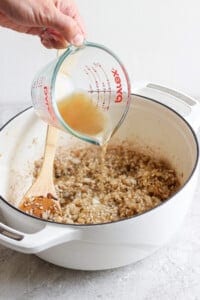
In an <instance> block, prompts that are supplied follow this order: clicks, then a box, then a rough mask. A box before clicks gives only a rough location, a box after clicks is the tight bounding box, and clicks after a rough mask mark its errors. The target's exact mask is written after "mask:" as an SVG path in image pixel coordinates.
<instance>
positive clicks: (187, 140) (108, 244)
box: [0, 84, 200, 270]
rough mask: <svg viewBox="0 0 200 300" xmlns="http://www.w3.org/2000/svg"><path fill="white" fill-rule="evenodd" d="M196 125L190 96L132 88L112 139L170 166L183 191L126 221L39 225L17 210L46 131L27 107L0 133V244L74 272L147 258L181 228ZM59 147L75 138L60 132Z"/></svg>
mask: <svg viewBox="0 0 200 300" xmlns="http://www.w3.org/2000/svg"><path fill="white" fill-rule="evenodd" d="M199 124H200V104H199V103H198V102H197V101H196V100H194V99H192V98H191V97H188V96H186V95H183V94H181V93H178V92H176V91H172V90H170V89H168V88H165V87H161V86H158V85H154V84H147V85H146V86H145V87H142V88H140V89H138V90H137V91H134V94H132V101H131V105H130V110H129V113H128V115H127V117H126V119H125V121H124V123H123V125H122V126H121V127H120V129H119V130H118V132H117V134H116V136H115V140H116V139H118V140H124V139H128V140H131V141H133V142H134V143H135V145H136V146H138V147H142V149H143V151H147V152H148V151H151V150H152V149H153V152H154V154H155V155H156V156H158V157H161V158H164V159H167V160H168V161H169V162H170V163H171V165H172V166H173V167H174V168H175V169H176V171H177V174H178V176H179V179H180V181H181V185H182V187H181V189H180V190H179V191H178V192H177V193H176V194H175V195H174V196H173V197H171V198H170V199H168V200H167V201H166V202H164V203H162V204H161V205H159V206H157V207H156V208H153V209H151V210H150V211H148V212H145V213H143V214H140V215H137V216H134V217H131V218H129V219H125V220H121V221H117V222H113V223H108V224H98V225H68V224H57V223H53V222H48V221H43V220H39V219H37V218H35V217H32V216H29V215H26V214H25V213H23V212H21V211H19V210H18V209H17V208H16V207H15V205H16V204H17V201H19V200H20V199H21V198H22V196H23V194H24V192H25V191H26V190H27V188H28V186H29V185H30V184H31V181H32V175H31V172H32V169H33V162H34V161H35V160H36V159H38V158H40V157H41V156H42V152H43V148H44V140H45V139H44V136H45V130H46V124H45V123H43V122H42V121H41V120H40V119H38V118H37V117H36V116H35V114H34V112H33V109H32V108H29V109H26V110H24V111H22V112H20V113H19V114H18V115H17V116H15V117H13V118H12V119H11V120H10V121H9V122H8V123H7V124H5V125H4V126H3V127H2V128H1V132H0V141H1V142H0V154H1V156H0V174H1V180H0V195H1V199H0V210H1V214H2V216H3V223H0V243H1V244H3V245H5V246H7V247H9V248H11V249H14V250H16V251H20V252H24V253H34V254H36V255H37V256H39V257H41V258H42V259H44V260H46V261H49V262H51V263H54V264H56V265H59V266H63V267H67V268H73V269H80V270H102V269H109V268H115V267H119V266H123V265H127V264H130V263H132V262H136V261H138V260H140V259H142V258H144V257H146V256H148V255H150V254H151V253H152V252H153V251H155V250H156V249H158V248H159V247H161V246H162V245H163V244H165V243H166V242H167V241H169V239H170V238H171V236H172V235H173V234H174V233H175V232H176V231H177V230H178V229H179V228H180V226H181V224H182V222H183V220H184V217H185V215H186V212H187V210H188V207H189V204H190V202H191V200H192V197H193V194H194V192H195V187H196V184H197V175H198V160H199V148H198V142H197V137H196V132H197V130H198V127H199ZM59 143H60V144H66V145H70V146H71V145H73V144H74V143H77V140H76V139H75V138H73V137H72V136H70V135H67V134H63V135H62V134H61V136H60V141H59ZM5 224H6V225H5Z"/></svg>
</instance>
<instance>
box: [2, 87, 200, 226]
mask: <svg viewBox="0 0 200 300" xmlns="http://www.w3.org/2000/svg"><path fill="white" fill-rule="evenodd" d="M131 96H138V97H141V98H143V99H146V100H150V101H152V102H154V103H156V104H158V105H161V106H164V107H165V108H167V109H168V110H170V111H172V112H173V113H175V114H176V115H177V117H179V118H181V119H182V121H183V122H184V123H185V124H186V125H187V126H188V127H189V129H190V131H191V133H192V135H193V138H194V141H195V144H196V150H197V155H196V161H195V163H194V166H193V169H192V171H191V174H190V176H189V177H188V179H187V180H186V181H185V183H184V184H183V186H182V187H181V188H180V189H179V190H178V191H177V192H176V193H175V194H173V195H172V196H171V197H169V198H168V199H167V200H165V201H164V202H161V203H160V204H158V205H157V206H155V207H153V208H151V209H149V210H147V211H145V212H142V213H139V214H137V215H134V216H132V217H128V218H123V219H120V220H117V221H113V222H106V223H95V224H68V223H66V224H65V223H60V222H54V221H50V220H44V219H41V218H38V217H35V216H32V215H29V214H27V213H25V212H23V211H21V210H19V209H18V208H17V207H15V206H13V205H12V204H11V203H9V202H8V201H6V199H4V197H2V196H1V195H0V200H2V201H3V202H4V203H5V204H6V205H8V206H9V207H10V208H12V209H14V210H16V211H17V212H18V213H21V214H23V215H25V216H26V217H30V218H33V219H34V220H37V221H38V222H42V223H50V224H55V225H63V226H70V227H91V226H102V225H111V224H116V223H119V222H123V221H129V220H131V219H134V218H139V217H140V216H143V215H145V214H148V213H150V212H152V211H153V210H155V209H157V208H159V207H160V206H162V205H165V204H166V203H167V202H169V201H170V200H172V199H173V198H174V197H175V196H176V195H177V194H178V193H180V192H181V191H182V190H183V189H184V188H185V187H186V185H187V184H188V183H189V181H190V180H191V178H192V177H193V175H194V173H195V171H196V168H197V165H198V161H199V144H198V139H197V135H196V133H195V132H194V129H193V128H192V126H191V125H190V124H189V122H188V121H187V120H186V119H184V117H183V116H181V115H180V114H179V113H178V112H177V111H175V110H174V109H173V108H171V107H169V106H167V105H165V104H163V103H160V102H159V101H157V100H155V99H152V98H150V97H146V96H141V95H139V94H136V93H131ZM32 108H33V107H32V106H29V107H27V108H25V109H24V110H22V111H20V112H19V113H17V114H16V115H14V116H13V117H11V118H10V119H9V120H8V121H7V122H6V123H5V124H3V126H1V127H0V132H1V131H3V129H4V128H6V127H7V125H8V124H10V123H11V122H12V121H13V120H14V119H16V118H17V117H18V116H20V115H22V114H23V113H24V112H26V111H28V110H29V109H32Z"/></svg>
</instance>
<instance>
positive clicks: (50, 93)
mask: <svg viewBox="0 0 200 300" xmlns="http://www.w3.org/2000/svg"><path fill="white" fill-rule="evenodd" d="M77 93H80V94H84V95H86V96H87V97H88V98H89V99H90V101H91V102H92V103H93V104H94V105H95V106H96V107H97V108H98V109H100V110H101V111H102V112H103V113H104V114H105V115H106V118H107V120H108V122H107V125H106V127H105V130H104V132H103V134H102V133H99V134H95V135H91V134H85V133H83V132H80V131H78V130H74V128H72V127H71V126H69V124H67V122H66V121H65V120H64V119H63V117H62V115H61V113H60V111H59V109H58V104H59V101H60V100H62V99H67V98H68V97H70V96H72V95H73V94H77ZM31 95H32V102H33V107H34V108H35V110H36V113H37V114H38V115H39V116H40V117H41V118H42V119H43V120H44V121H46V122H47V123H48V124H50V125H52V126H55V127H58V128H60V129H63V130H66V131H68V132H70V133H71V134H73V135H74V136H76V137H78V138H80V139H82V140H85V141H88V142H90V143H94V144H103V143H105V142H106V141H108V140H109V139H110V137H111V136H112V135H113V134H114V132H115V131H116V130H117V128H118V127H119V126H120V124H121V123H122V121H123V120H124V118H125V116H126V113H127V111H128V108H129V104H130V81H129V78H128V75H127V72H126V70H125V68H124V66H123V64H122V63H121V62H120V60H119V59H118V58H117V56H116V55H115V54H114V53H112V52H111V51H110V50H109V49H107V48H105V47H104V46H102V45H99V44H96V43H91V42H87V41H85V42H84V45H83V46H82V47H78V48H77V47H74V46H70V47H69V48H68V49H67V50H66V51H65V52H64V53H63V54H62V55H61V56H60V57H58V58H57V59H55V60H54V61H53V62H51V63H50V64H49V65H47V66H46V67H45V68H43V69H42V70H41V71H40V72H39V73H38V74H37V75H36V77H35V78H34V80H33V83H32V88H31Z"/></svg>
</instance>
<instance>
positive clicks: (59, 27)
mask: <svg viewBox="0 0 200 300" xmlns="http://www.w3.org/2000/svg"><path fill="white" fill-rule="evenodd" d="M0 26H3V27H7V28H10V29H13V30H16V31H18V32H23V33H28V34H33V35H38V36H39V37H40V39H41V42H42V44H43V45H44V46H45V47H46V48H57V49H62V48H66V47H67V46H68V44H69V43H70V44H73V45H75V46H80V45H81V44H82V43H83V40H84V37H85V29H84V25H83V21H82V19H81V16H80V14H79V12H78V8H77V6H76V5H75V3H74V1H73V0H23V1H19V0H0Z"/></svg>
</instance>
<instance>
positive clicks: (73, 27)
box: [52, 11, 84, 46]
mask: <svg viewBox="0 0 200 300" xmlns="http://www.w3.org/2000/svg"><path fill="white" fill-rule="evenodd" d="M52 25H53V27H54V28H55V29H57V30H58V31H59V32H60V33H61V35H62V36H63V37H64V38H65V39H66V41H67V42H69V43H71V44H73V45H75V46H81V45H82V44H83V41H84V33H83V31H82V29H81V28H82V27H81V28H80V26H79V24H78V23H77V22H76V21H75V20H74V19H73V18H72V17H70V16H67V15H65V14H63V13H62V12H61V11H57V14H56V15H55V17H54V20H53V24H52Z"/></svg>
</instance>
